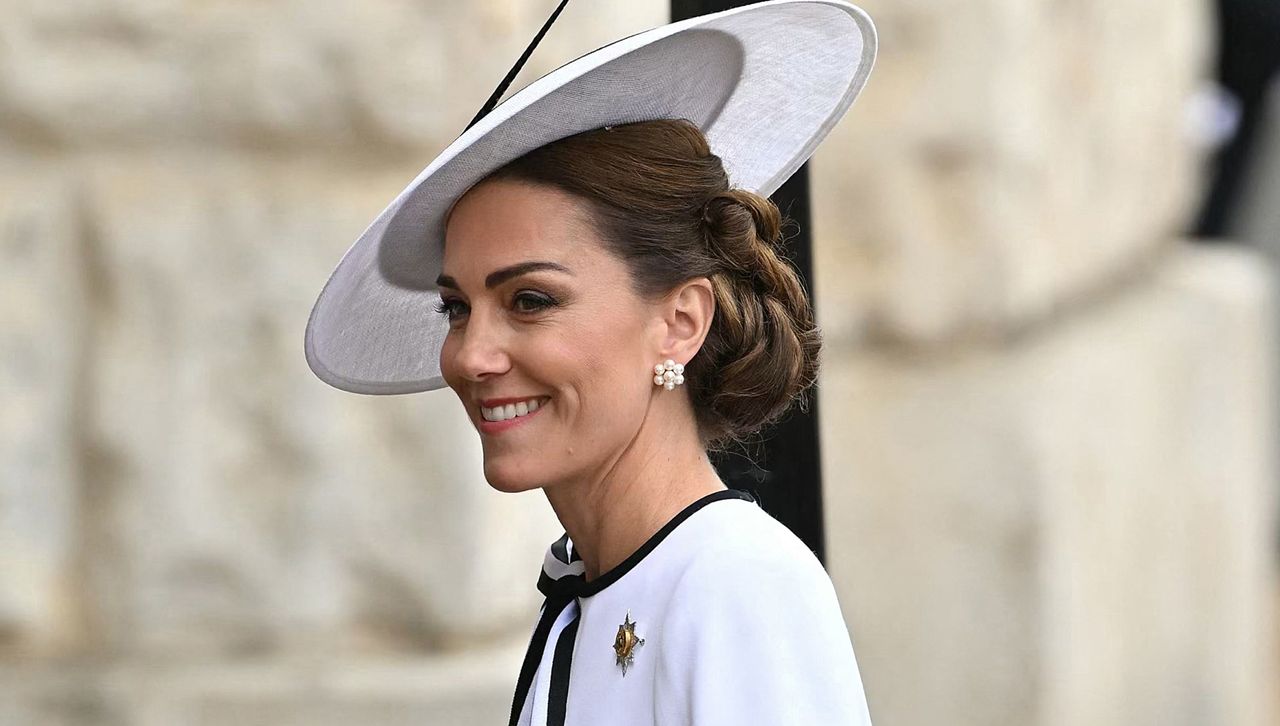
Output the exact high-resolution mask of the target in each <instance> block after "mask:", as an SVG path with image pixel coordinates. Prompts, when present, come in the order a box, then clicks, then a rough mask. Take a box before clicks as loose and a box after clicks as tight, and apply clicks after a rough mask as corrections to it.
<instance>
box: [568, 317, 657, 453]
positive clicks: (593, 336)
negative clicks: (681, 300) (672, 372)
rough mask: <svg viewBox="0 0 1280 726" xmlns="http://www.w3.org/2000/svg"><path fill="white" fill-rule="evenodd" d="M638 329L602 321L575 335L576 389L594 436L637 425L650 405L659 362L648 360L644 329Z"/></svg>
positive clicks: (583, 419)
mask: <svg viewBox="0 0 1280 726" xmlns="http://www.w3.org/2000/svg"><path fill="white" fill-rule="evenodd" d="M632 327H634V326H628V325H598V324H597V325H596V326H594V327H593V328H592V329H590V330H585V329H584V330H583V331H582V334H581V335H579V336H575V341H574V344H573V349H574V353H573V354H572V365H573V369H574V374H573V377H574V380H573V388H574V389H575V392H576V394H577V395H576V398H577V399H578V403H579V404H580V406H581V410H580V411H579V412H578V413H579V417H580V419H581V420H580V421H579V423H580V424H581V425H583V427H585V428H588V429H589V431H588V434H589V433H591V432H598V433H604V432H605V431H608V430H610V429H618V428H634V426H635V425H636V424H638V422H639V416H640V415H642V413H643V410H644V407H645V406H646V405H647V401H648V394H649V387H652V386H653V380H652V379H653V374H652V368H653V364H652V363H646V362H645V360H644V352H643V350H644V349H643V345H642V340H641V336H640V333H639V331H638V330H632Z"/></svg>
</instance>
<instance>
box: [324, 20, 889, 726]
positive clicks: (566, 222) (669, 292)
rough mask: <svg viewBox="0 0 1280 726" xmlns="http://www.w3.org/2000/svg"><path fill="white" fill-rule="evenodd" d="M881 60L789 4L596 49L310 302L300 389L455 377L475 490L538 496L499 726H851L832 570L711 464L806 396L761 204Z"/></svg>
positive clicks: (493, 125)
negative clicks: (528, 584)
mask: <svg viewBox="0 0 1280 726" xmlns="http://www.w3.org/2000/svg"><path fill="white" fill-rule="evenodd" d="M780 34H781V36H780ZM779 37H783V38H786V39H787V40H786V41H779V40H778V38H779ZM726 38H727V39H728V40H729V41H732V42H726ZM837 41H839V42H844V43H846V44H847V45H843V46H842V45H839V43H838V42H837ZM873 54H874V35H873V31H872V30H871V26H870V23H869V21H867V20H866V18H865V15H863V14H861V12H860V11H857V9H856V8H853V7H852V6H849V5H847V4H845V3H841V2H834V1H823V2H814V1H811V0H775V1H774V2H768V3H761V4H759V5H755V6H749V7H747V8H741V9H738V10H735V11H730V12H728V13H721V14H718V15H714V16H706V17H704V18H699V19H695V20H694V21H689V22H686V23H681V24H676V25H673V26H666V27H665V28H659V29H655V30H654V31H649V32H648V33H642V34H640V35H638V36H632V37H631V38H628V39H624V40H623V41H619V43H615V44H614V45H611V46H606V48H604V49H601V50H599V51H596V52H595V53H592V54H589V55H588V56H584V57H583V58H580V59H578V60H577V61H575V62H574V63H571V64H569V65H568V66H565V67H564V68H561V69H559V70H558V71H556V72H554V73H552V74H550V75H549V76H547V77H544V78H543V79H540V80H539V81H537V82H535V83H534V84H532V85H531V86H529V87H528V88H526V89H524V90H523V91H521V92H520V93H518V94H516V95H515V96H513V97H512V99H510V100H509V101H508V102H507V103H505V104H503V105H502V106H498V107H497V108H496V109H494V110H493V111H492V112H490V113H488V114H486V115H483V117H482V118H480V119H479V121H478V123H477V124H476V126H474V127H473V128H472V129H469V130H468V132H467V133H464V134H463V136H462V137H460V138H459V140H458V141H457V142H455V144H454V145H453V146H451V147H450V149H449V150H446V152H445V153H444V154H442V155H441V158H439V159H437V160H436V162H433V164H432V165H431V166H429V167H428V169H427V170H426V171H424V172H423V174H422V175H420V176H419V178H418V179H417V180H415V182H414V183H413V184H411V185H410V187H409V188H408V189H406V190H405V192H404V193H402V195H401V197H400V198H399V199H397V200H396V202H394V203H393V204H392V206H391V207H389V208H388V209H387V211H385V212H384V213H383V215H382V216H381V217H380V218H379V219H378V220H377V221H375V223H374V224H373V225H372V226H371V227H370V229H369V230H367V231H366V232H365V234H364V235H362V237H361V239H360V240H358V241H357V243H356V245H355V246H353V248H352V250H351V251H350V252H349V253H348V255H347V257H345V258H344V259H343V262H342V264H340V265H339V268H338V270H337V271H335V273H334V277H333V278H331V280H330V282H329V285H327V286H326V288H325V291H324V292H323V293H322V295H321V299H320V301H318V302H317V305H316V309H315V311H313V314H312V319H311V321H310V323H309V325H308V335H307V353H308V361H309V362H310V363H311V365H312V368H313V370H315V371H316V372H317V374H319V375H320V376H321V377H322V378H323V379H324V380H326V381H328V382H330V383H333V384H334V385H338V386H339V387H342V388H345V389H347V390H354V391H358V392H364V393H402V392H410V391H415V390H426V389H429V388H438V387H440V386H441V385H448V386H449V387H450V388H452V389H453V391H454V392H455V393H456V394H457V396H458V398H459V400H460V401H461V402H462V404H463V406H464V408H465V409H466V411H467V413H468V415H469V416H470V418H471V420H472V422H473V423H474V425H475V427H476V429H477V430H478V432H479V435H480V438H481V442H482V447H483V452H484V472H485V477H486V479H487V480H488V481H489V483H490V484H491V485H492V486H494V487H495V488H497V489H499V490H501V491H504V492H519V491H526V490H529V489H535V488H539V489H542V490H543V492H544V493H545V494H546V496H547V499H548V501H549V502H550V504H551V506H552V508H553V509H554V511H555V513H556V515H557V517H558V518H559V520H560V522H561V523H562V524H563V526H564V529H565V534H564V536H562V537H561V538H559V539H558V540H557V541H556V542H554V543H552V545H551V547H550V549H549V551H548V552H547V555H546V558H545V562H544V566H543V571H542V573H541V576H540V578H539V580H538V587H539V589H540V590H541V592H542V593H543V594H544V595H545V596H546V600H545V602H544V605H543V609H542V612H541V614H540V617H539V620H538V624H537V626H536V627H535V629H534V632H533V635H532V638H531V642H530V644H529V649H528V652H527V655H526V658H525V660H524V663H523V667H522V669H521V672H520V675H519V679H518V682H517V687H516V697H515V699H514V701H513V704H512V711H511V718H510V723H511V724H620V725H626V724H672V725H675V724H687V725H690V726H695V725H696V726H711V725H719V724H869V723H870V719H869V717H868V714H867V708H866V701H865V697H864V694H863V690H862V684H861V679H860V676H859V673H858V668H857V664H856V661H855V659H854V655H853V650H852V647H851V645H850V638H849V634H848V630H847V629H846V627H845V624H844V620H843V618H842V616H841V612H840V607H839V604H838V602H837V600H836V596H835V592H834V589H833V588H832V586H831V582H830V579H829V578H828V577H827V575H826V573H825V572H824V570H823V569H822V567H821V565H820V563H819V562H818V561H817V559H816V558H815V557H814V555H813V553H812V552H810V551H809V550H808V549H807V548H806V547H805V546H804V544H803V543H801V542H800V540H799V539H797V538H796V537H795V536H794V535H793V534H791V532H790V531H789V530H787V529H786V528H785V527H783V526H782V525H781V524H779V523H778V522H777V521H776V520H774V519H773V518H772V517H770V516H769V515H768V514H767V513H765V512H764V511H763V510H762V509H761V508H760V507H759V506H758V504H757V503H756V502H754V501H753V500H752V498H751V497H750V496H749V495H746V494H744V493H741V492H736V491H733V490H729V489H727V488H726V487H725V485H724V484H723V483H722V482H721V480H720V479H719V477H718V476H717V474H716V471H715V470H714V469H713V468H712V466H711V464H710V463H709V461H708V458H707V453H706V452H707V449H708V448H709V447H714V446H717V445H720V444H723V443H724V442H727V441H731V440H734V439H737V438H740V437H742V436H745V435H747V434H749V433H751V432H753V431H756V430H758V429H759V428H760V427H761V426H763V425H764V424H766V423H768V422H769V421H771V420H773V419H775V418H776V417H777V416H779V415H780V414H781V413H782V412H784V411H785V410H786V409H787V408H788V407H789V406H790V405H792V404H793V402H794V401H795V400H796V399H797V398H798V397H800V396H801V395H802V393H803V392H804V391H805V389H806V388H807V387H808V386H809V385H810V384H811V383H812V381H813V378H814V374H815V372H816V368H817V355H818V350H819V347H820V338H819V335H818V333H817V330H816V328H815V327H814V325H813V319H812V312H811V308H810V303H809V301H808V299H807V297H806V294H805V292H804V290H803V288H802V287H801V285H800V283H799V280H798V278H797V276H796V274H795V272H794V270H793V269H792V268H791V267H790V266H789V265H788V264H787V263H786V262H785V261H784V260H783V259H782V258H781V257H780V256H779V254H778V250H779V248H778V245H779V242H780V231H779V227H780V221H781V220H780V215H779V212H778V209H777V208H776V207H775V206H774V205H773V204H772V203H771V202H770V201H769V200H768V199H767V198H766V197H765V196H764V194H767V193H768V191H771V188H776V185H777V184H780V183H781V181H782V180H784V179H785V178H786V176H788V175H789V174H790V173H791V171H794V169H795V167H797V166H799V164H800V163H802V162H803V161H804V159H805V158H807V156H808V154H809V153H811V152H812V150H813V148H814V147H815V146H816V144H817V141H819V140H820V139H821V137H822V136H823V135H825V133H826V131H827V130H829V128H830V126H831V125H832V124H834V121H835V120H838V118H839V116H840V115H842V114H843V112H844V110H845V109H846V108H847V107H848V105H849V103H851V102H852V97H853V95H856V92H857V90H858V89H860V88H861V84H862V82H863V81H864V80H865V77H866V73H867V71H869V68H870V58H871V57H872V56H873ZM682 58H684V59H687V60H688V61H689V64H684V63H680V62H679V60H680V59H682ZM672 68H679V69H687V73H685V74H684V75H683V76H680V77H676V76H673V75H672V72H671V70H672ZM566 69H568V70H566ZM801 71H803V73H804V74H805V75H804V76H802V78H804V80H805V81H806V82H805V83H802V84H801V85H800V87H799V88H795V87H793V86H791V85H787V86H784V85H781V83H782V82H783V81H786V80H787V78H788V76H789V75H790V74H794V73H797V72H801ZM557 74H560V75H559V76H558V77H557ZM548 79H551V80H550V81H548ZM619 79H621V81H620V80H619ZM792 80H793V81H794V79H792ZM531 89H532V90H531ZM692 91H697V92H696V93H694V92H692ZM788 94H791V97H788ZM593 100H596V101H600V103H598V104H597V105H594V106H593V105H592V101H593ZM619 104H623V105H626V104H630V105H631V106H632V108H630V109H624V110H619V108H618V106H619ZM771 104H778V105H776V106H775V105H771ZM797 104H798V105H797ZM806 104H808V105H807V106H806ZM636 107H643V108H642V111H639V112H638V111H637V110H636ZM637 115H638V116H647V117H649V118H647V119H643V120H636V119H634V116H637ZM690 119H692V120H690ZM628 121H630V122H628ZM566 131H567V133H566ZM708 137H712V138H713V139H715V140H716V141H715V143H714V144H712V143H709V142H708ZM726 167H728V168H726ZM730 169H731V170H732V177H733V180H734V182H736V183H731V174H730ZM741 180H745V183H743V181H741ZM424 232H425V235H424ZM424 236H425V239H426V242H427V244H423V241H424ZM433 243H434V244H433ZM433 273H434V274H433ZM424 276H429V277H431V279H429V280H428V279H425V277H424ZM428 290H431V291H434V292H435V293H436V294H435V295H429V294H427V292H426V291H428ZM424 298H427V299H433V302H434V307H435V310H434V311H431V312H426V311H423V309H422V307H421V302H422V300H423V299H424ZM431 314H434V315H435V321H438V324H437V322H435V321H433V320H431V319H428V318H427V315H431ZM433 350H434V351H438V355H434V356H425V355H424V352H429V351H433ZM424 357H429V358H430V359H431V363H432V364H434V365H432V364H426V363H424V362H423V358H424Z"/></svg>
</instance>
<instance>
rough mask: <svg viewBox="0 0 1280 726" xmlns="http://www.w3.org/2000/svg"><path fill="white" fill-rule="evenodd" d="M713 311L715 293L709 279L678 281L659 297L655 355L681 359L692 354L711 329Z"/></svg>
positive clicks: (686, 358)
mask: <svg viewBox="0 0 1280 726" xmlns="http://www.w3.org/2000/svg"><path fill="white" fill-rule="evenodd" d="M715 313H716V297H715V293H714V292H712V290H711V281H710V280H708V279H707V278H705V277H695V278H694V279H692V280H687V281H685V282H682V283H680V285H679V286H678V287H676V288H675V289H674V290H672V291H671V292H670V293H668V294H667V295H666V297H665V298H663V303H662V322H663V323H664V331H663V335H662V338H661V340H660V343H659V344H660V345H661V347H662V349H661V350H660V351H658V358H659V359H665V358H673V359H675V360H677V361H681V362H687V361H688V360H689V359H690V358H693V356H694V354H696V353H697V352H698V351H699V350H700V349H701V348H702V342H703V341H704V340H706V338H707V333H708V331H710V330H711V321H712V319H713V318H714V317H715Z"/></svg>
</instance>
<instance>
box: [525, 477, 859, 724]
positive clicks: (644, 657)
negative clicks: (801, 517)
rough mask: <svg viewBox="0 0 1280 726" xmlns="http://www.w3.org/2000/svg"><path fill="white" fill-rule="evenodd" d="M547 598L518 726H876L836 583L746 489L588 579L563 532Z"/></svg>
mask: <svg viewBox="0 0 1280 726" xmlns="http://www.w3.org/2000/svg"><path fill="white" fill-rule="evenodd" d="M538 589H539V590H541V591H542V593H543V594H544V595H546V600H545V601H544V603H543V606H542V611H541V617H540V618H539V621H538V624H537V626H536V627H535V628H534V632H533V637H532V638H531V641H530V644H529V650H528V652H527V654H526V656H525V661H524V667H523V668H522V669H521V673H520V678H519V680H518V682H517V686H516V695H515V700H514V702H513V704H512V711H513V713H512V717H511V721H510V726H544V725H545V726H632V725H639V724H643V725H644V726H748V725H749V726H819V725H821V726H870V724H871V718H870V716H869V715H868V713H867V704H866V697H865V695H864V693H863V690H862V680H861V677H860V676H859V674H858V665H857V662H856V661H855V659H854V654H853V647H852V645H851V642H850V638H849V632H848V629H847V628H846V626H845V622H844V618H843V617H842V616H841V613H840V605H839V603H838V602H837V600H836V593H835V589H834V588H833V587H832V585H831V579H830V578H829V577H828V576H827V573H826V571H825V570H824V569H823V568H822V565H821V563H819V562H818V560H817V558H816V557H815V556H814V555H813V553H812V552H811V551H810V550H809V549H808V548H807V547H805V545H804V543H803V542H801V541H800V539H799V538H797V537H796V536H795V535H794V534H792V532H791V531H790V530H788V529H787V528H786V527H785V526H783V525H782V524H781V523H779V522H778V521H777V520H776V519H774V518H773V517H772V516H770V515H769V514H768V513H767V512H765V511H764V510H763V509H761V508H760V506H759V504H757V503H756V501H755V500H754V499H753V498H752V497H751V496H750V495H749V494H746V493H745V492H741V491H737V490H732V489H729V490H724V491H719V492H715V493H713V494H709V495H707V496H705V497H702V498H701V499H699V500H698V501H696V502H694V503H692V504H690V505H689V506H688V507H686V508H685V509H684V510H682V511H681V512H680V513H679V514H677V515H676V516H675V517H674V518H673V519H672V520H671V521H670V522H668V523H667V524H666V525H665V526H663V528H662V529H660V530H659V531H658V532H657V533H655V534H654V535H653V536H652V537H650V538H649V540H648V541H647V542H645V544H644V545H643V546H641V547H640V549H639V550H637V551H636V552H635V553H634V554H632V555H631V556H630V557H628V558H627V559H626V560H625V561H623V562H622V563H621V564H619V565H618V566H617V567H614V568H613V569H611V570H609V571H608V572H606V573H604V574H602V575H601V576H600V577H597V578H596V579H594V580H592V581H590V582H586V581H585V575H584V567H583V563H582V560H581V558H580V557H578V556H577V553H575V552H574V551H573V543H572V541H570V540H569V537H568V534H565V535H564V536H562V537H561V538H560V539H558V540H556V541H555V542H554V543H552V545H551V547H550V548H549V549H548V551H547V556H546V559H545V562H544V564H543V569H542V574H541V576H540V577H539V581H538ZM627 623H632V624H633V625H632V626H631V630H632V631H633V634H634V635H633V637H631V638H630V642H628V637H629V636H628V635H627V634H626V633H625V632H624V633H620V630H621V629H623V628H624V626H625V625H626V624H627ZM641 639H643V643H642V644H641V643H640V640H641ZM627 654H629V655H630V661H629V663H628V664H627V665H626V666H625V674H624V672H623V671H624V667H623V665H622V664H621V663H620V661H622V660H626V658H625V656H626V655H627ZM517 709H519V710H517Z"/></svg>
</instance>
